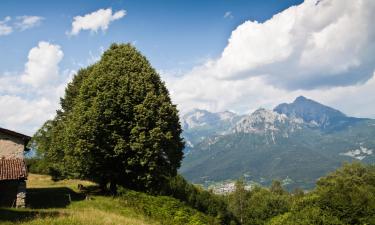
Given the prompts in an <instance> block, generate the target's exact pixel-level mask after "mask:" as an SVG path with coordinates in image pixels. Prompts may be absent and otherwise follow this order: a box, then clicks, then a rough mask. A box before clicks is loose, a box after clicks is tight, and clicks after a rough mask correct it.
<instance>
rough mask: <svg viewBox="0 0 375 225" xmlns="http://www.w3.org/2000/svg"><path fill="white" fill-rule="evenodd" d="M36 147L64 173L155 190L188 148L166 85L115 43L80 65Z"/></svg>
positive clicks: (128, 49)
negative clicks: (86, 64) (89, 62)
mask: <svg viewBox="0 0 375 225" xmlns="http://www.w3.org/2000/svg"><path fill="white" fill-rule="evenodd" d="M61 106H62V109H61V110H60V111H58V114H57V116H56V117H55V119H54V120H53V121H49V122H47V123H46V124H45V126H44V127H42V128H41V129H40V130H39V131H38V132H37V134H36V135H35V137H36V138H34V140H36V145H37V148H40V149H41V151H42V154H43V155H44V156H45V157H46V158H47V160H50V162H51V163H50V166H51V168H53V170H57V171H58V172H59V174H60V176H62V177H76V178H84V179H89V180H93V181H96V182H98V183H100V184H102V185H105V184H108V183H110V184H112V185H111V186H112V187H115V185H116V184H120V185H123V186H127V187H130V188H134V189H141V190H142V189H143V190H153V189H154V188H155V187H157V186H158V185H159V184H160V183H161V182H164V181H165V179H166V178H167V177H170V176H174V175H176V173H177V169H178V168H179V166H180V162H181V160H182V156H183V153H182V149H183V147H184V143H183V140H182V138H181V127H180V123H179V117H178V111H177V109H176V106H175V105H174V104H172V102H171V99H170V97H169V93H168V90H167V88H166V87H165V84H164V83H163V82H162V81H161V79H160V76H159V75H158V74H157V72H156V71H155V70H154V69H153V68H152V67H151V65H150V63H149V62H148V61H147V59H146V58H145V57H144V56H142V55H141V53H140V52H138V51H137V50H136V49H135V48H134V47H133V46H131V45H130V44H121V45H117V44H113V45H112V46H111V47H110V48H109V50H107V51H106V52H105V53H104V54H103V56H102V58H101V60H100V61H99V62H97V63H96V64H94V65H92V66H90V67H88V68H85V69H82V70H80V71H79V72H78V74H77V75H76V76H75V78H74V79H73V81H72V83H70V84H69V85H68V87H67V89H66V92H65V97H64V98H63V99H61Z"/></svg>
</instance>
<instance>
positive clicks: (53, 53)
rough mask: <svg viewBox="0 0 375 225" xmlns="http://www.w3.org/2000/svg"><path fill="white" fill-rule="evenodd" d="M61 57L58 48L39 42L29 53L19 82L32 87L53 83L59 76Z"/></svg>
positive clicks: (61, 54)
mask: <svg viewBox="0 0 375 225" xmlns="http://www.w3.org/2000/svg"><path fill="white" fill-rule="evenodd" d="M63 56H64V53H63V52H62V51H61V48H60V46H58V45H53V44H50V43H48V42H43V41H42V42H39V44H38V46H37V47H34V48H32V49H31V50H30V52H29V56H28V62H27V63H26V64H25V73H24V74H23V75H22V77H21V80H22V81H23V82H25V83H27V84H31V85H32V86H33V87H40V86H43V85H47V84H53V83H55V82H56V81H57V79H58V75H59V67H58V64H59V62H60V61H61V59H62V58H63Z"/></svg>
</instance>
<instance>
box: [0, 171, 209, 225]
mask: <svg viewBox="0 0 375 225" xmlns="http://www.w3.org/2000/svg"><path fill="white" fill-rule="evenodd" d="M78 184H82V185H84V186H85V188H86V189H88V190H93V189H95V187H96V185H95V184H94V183H92V182H88V181H81V180H63V181H58V182H54V181H52V180H51V178H50V177H49V176H46V175H36V174H30V175H29V178H28V181H27V188H28V198H27V204H28V207H27V208H26V209H14V208H0V225H8V224H20V225H45V224H55V225H65V224H66V225H75V224H77V225H78V224H84V225H86V224H89V225H99V224H105V225H107V224H108V225H117V224H119V225H120V224H121V225H153V224H164V225H175V224H176V225H178V224H181V225H182V224H183V225H185V224H191V225H201V224H216V223H215V218H212V217H209V216H206V215H204V214H203V213H200V212H198V211H197V210H195V209H192V208H190V207H188V206H187V205H185V204H184V203H182V202H180V201H179V200H176V199H174V198H171V197H166V196H151V195H148V194H144V193H139V192H135V191H131V190H126V189H123V191H122V195H121V196H119V197H112V196H103V195H98V194H96V192H90V193H89V194H88V193H87V192H80V191H79V190H78Z"/></svg>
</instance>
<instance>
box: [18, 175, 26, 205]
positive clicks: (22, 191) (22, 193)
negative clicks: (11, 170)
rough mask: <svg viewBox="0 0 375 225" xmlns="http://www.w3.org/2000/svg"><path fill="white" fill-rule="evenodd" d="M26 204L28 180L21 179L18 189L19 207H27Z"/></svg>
mask: <svg viewBox="0 0 375 225" xmlns="http://www.w3.org/2000/svg"><path fill="white" fill-rule="evenodd" d="M25 206H26V182H25V181H24V180H22V181H19V184H18V189H17V200H16V207H17V208H25Z"/></svg>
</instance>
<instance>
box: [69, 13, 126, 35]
mask: <svg viewBox="0 0 375 225" xmlns="http://www.w3.org/2000/svg"><path fill="white" fill-rule="evenodd" d="M125 15H126V11H125V10H120V11H117V12H115V13H113V14H112V9H111V8H108V9H99V10H98V11H95V12H92V13H90V14H86V15H84V16H76V17H74V19H73V23H72V30H71V31H70V32H69V33H68V34H69V35H77V34H78V33H79V32H80V31H81V30H91V31H93V32H97V31H98V30H99V29H101V30H102V31H106V30H107V29H108V26H109V24H110V23H111V22H113V21H115V20H118V19H121V18H122V17H124V16H125Z"/></svg>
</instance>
